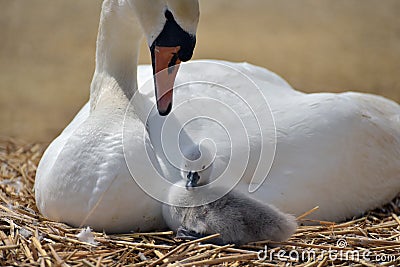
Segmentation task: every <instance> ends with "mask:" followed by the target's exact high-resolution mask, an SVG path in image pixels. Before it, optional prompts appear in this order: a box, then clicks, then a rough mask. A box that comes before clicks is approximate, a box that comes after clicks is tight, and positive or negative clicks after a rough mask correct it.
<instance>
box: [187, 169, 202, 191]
mask: <svg viewBox="0 0 400 267" xmlns="http://www.w3.org/2000/svg"><path fill="white" fill-rule="evenodd" d="M186 178H187V182H186V189H187V190H191V189H193V188H194V187H197V186H198V183H199V180H200V175H199V173H198V172H189V173H188V175H187V176H186Z"/></svg>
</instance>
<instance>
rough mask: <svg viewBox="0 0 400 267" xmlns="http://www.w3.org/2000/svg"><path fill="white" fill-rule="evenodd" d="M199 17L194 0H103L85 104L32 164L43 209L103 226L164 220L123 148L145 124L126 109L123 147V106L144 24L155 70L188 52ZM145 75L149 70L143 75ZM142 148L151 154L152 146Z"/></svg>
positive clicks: (131, 149)
mask: <svg viewBox="0 0 400 267" xmlns="http://www.w3.org/2000/svg"><path fill="white" fill-rule="evenodd" d="M197 22H198V4H197V2H196V1H186V0H185V1H172V0H168V1H163V0H158V1H153V0H152V1H147V0H125V1H121V0H119V1H117V0H105V1H104V3H103V6H102V12H101V18H100V25H99V33H98V38H97V49H96V70H95V72H94V77H93V81H92V84H91V91H90V106H89V105H88V104H87V105H86V106H84V107H83V109H82V110H81V111H80V112H79V114H78V115H77V116H76V117H75V118H74V120H73V121H72V122H71V123H70V125H69V126H68V127H67V128H66V129H65V130H64V131H63V132H62V133H61V135H60V136H58V137H57V138H56V139H55V140H54V141H53V142H52V143H51V144H50V146H49V147H48V148H47V150H46V152H45V153H44V155H43V158H42V159H41V161H40V163H39V166H38V170H37V174H36V182H35V197H36V202H37V207H38V209H39V211H40V212H41V213H42V214H43V215H44V216H46V217H47V218H49V219H52V220H56V221H62V222H66V223H68V224H71V225H74V226H81V225H90V226H92V227H93V228H95V229H97V230H105V231H107V232H126V231H132V230H142V231H147V230H150V229H155V228H161V227H164V222H163V220H162V217H161V206H160V204H159V202H157V201H155V200H153V199H152V198H150V197H148V196H147V195H146V194H145V193H144V192H143V191H142V190H141V189H140V188H139V187H138V186H137V184H136V183H135V181H134V179H133V178H132V176H131V175H130V172H129V171H128V167H127V164H126V162H125V158H124V151H123V150H124V149H125V151H127V152H128V153H133V154H135V153H137V151H138V149H137V147H139V146H141V145H142V144H143V142H147V139H145V140H144V138H146V136H143V129H144V127H145V126H144V124H143V123H142V121H141V120H140V119H138V117H137V115H136V114H135V113H130V114H127V117H126V118H125V120H127V121H129V123H130V125H131V126H132V125H133V126H134V127H132V128H130V129H128V130H127V131H128V132H125V134H126V135H125V136H124V138H129V139H128V140H125V141H126V142H125V144H128V145H126V146H125V147H123V141H122V134H123V130H122V128H123V121H124V114H125V110H126V107H127V105H128V103H129V101H130V99H131V97H132V96H133V95H134V93H135V90H136V89H137V78H136V73H137V55H138V50H139V45H140V40H141V38H142V32H144V34H145V36H146V38H147V41H148V43H149V46H150V50H151V54H152V60H153V71H154V72H157V71H159V70H161V69H164V68H166V67H168V66H173V65H174V64H179V62H180V61H186V60H188V59H190V57H191V56H192V53H193V49H194V45H195V30H196V27H197ZM171 36H172V37H171ZM176 69H177V66H176V67H175V71H173V72H172V73H169V74H168V75H166V76H163V77H161V78H162V79H161V78H160V79H158V80H156V84H157V85H158V86H157V91H158V92H157V95H160V97H159V100H158V109H159V110H160V113H161V114H162V113H165V112H168V109H169V108H170V105H169V103H168V101H164V100H163V98H162V95H163V94H164V92H165V91H166V89H168V86H171V84H173V81H174V78H175V74H176ZM151 77H152V72H151V71H149V73H148V77H147V78H151ZM142 100H143V101H147V100H146V99H142ZM139 102H140V101H139ZM164 102H165V103H167V105H164ZM139 104H140V103H139ZM127 133H128V134H127ZM147 145H148V143H147ZM148 148H149V149H148V151H150V154H149V157H150V158H151V159H152V160H153V161H155V160H154V155H152V154H151V151H152V149H151V146H150V145H148ZM141 157H144V155H140V154H138V155H136V158H137V161H136V163H138V166H140V158H141ZM143 175H144V176H145V175H146V174H143ZM146 179H149V180H152V179H154V177H146Z"/></svg>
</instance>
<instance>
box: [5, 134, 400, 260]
mask: <svg viewBox="0 0 400 267" xmlns="http://www.w3.org/2000/svg"><path fill="white" fill-rule="evenodd" d="M43 149H44V146H42V145H39V144H25V143H23V142H20V141H15V140H8V139H5V138H2V139H0V188H1V193H0V214H1V216H0V240H1V241H0V266H63V267H64V266H88V267H92V266H93V267H94V266H212V265H215V266H291V265H298V266H345V265H346V266H347V265H350V264H351V265H353V266H377V265H384V266H398V265H400V219H399V216H398V215H399V214H400V208H399V207H400V198H396V199H394V200H393V201H392V202H391V203H389V204H387V205H385V206H383V207H381V208H379V209H376V210H374V211H371V212H369V213H368V214H365V215H364V216H363V217H361V218H356V219H354V220H351V221H347V222H344V223H340V224H335V223H330V222H315V223H316V225H315V226H300V227H299V229H298V231H297V232H296V234H295V235H294V236H293V237H292V238H291V239H290V240H289V241H288V242H282V243H271V242H268V241H265V242H258V243H253V244H248V245H245V246H242V247H240V248H236V247H233V246H232V245H226V246H216V245H210V244H207V239H208V238H212V237H213V236H211V237H207V238H204V239H202V240H195V241H190V242H183V241H181V240H176V239H174V235H173V233H172V232H169V231H167V232H154V233H132V234H119V235H106V234H104V233H96V232H95V233H94V238H95V241H97V242H98V244H97V245H93V244H89V243H85V242H81V241H79V239H78V238H77V237H76V235H77V234H78V233H79V232H80V231H81V229H77V228H72V227H70V226H68V225H65V224H63V223H58V222H53V221H49V220H47V219H46V218H44V217H42V216H41V215H40V214H39V213H38V211H37V208H36V206H35V200H34V192H33V184H34V177H35V171H36V168H37V164H38V162H39V159H40V157H41V155H42V152H43ZM317 208H318V207H316V208H314V209H311V210H310V211H309V212H306V213H305V214H304V216H300V217H299V220H300V223H301V222H303V221H306V220H307V215H308V214H309V213H312V212H314V211H315V210H316V209H317ZM396 214H397V215H396Z"/></svg>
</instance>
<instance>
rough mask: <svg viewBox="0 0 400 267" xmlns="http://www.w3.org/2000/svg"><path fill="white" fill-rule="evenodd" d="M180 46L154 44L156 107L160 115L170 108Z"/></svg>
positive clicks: (178, 62)
mask: <svg viewBox="0 0 400 267" xmlns="http://www.w3.org/2000/svg"><path fill="white" fill-rule="evenodd" d="M180 49H181V47H180V46H175V47H163V46H155V49H154V62H153V64H154V65H153V66H154V73H155V79H154V82H155V90H156V101H157V109H158V112H159V114H160V115H161V116H165V115H168V114H169V113H170V111H171V109H172V98H173V88H174V83H175V78H176V75H177V73H178V69H179V64H180V63H181V61H180V59H179V58H178V52H179V50H180Z"/></svg>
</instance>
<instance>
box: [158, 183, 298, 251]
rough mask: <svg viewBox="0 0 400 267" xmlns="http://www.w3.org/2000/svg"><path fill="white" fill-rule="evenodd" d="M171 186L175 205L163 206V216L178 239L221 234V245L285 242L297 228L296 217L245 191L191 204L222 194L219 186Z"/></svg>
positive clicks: (179, 184)
mask: <svg viewBox="0 0 400 267" xmlns="http://www.w3.org/2000/svg"><path fill="white" fill-rule="evenodd" d="M176 185H178V186H182V187H183V188H179V189H180V190H179V189H178V190H176V188H175V187H172V188H171V191H170V192H169V200H170V202H173V203H174V206H169V205H164V206H163V217H164V218H165V221H166V222H167V224H168V226H169V227H170V228H171V229H172V230H174V231H177V233H178V235H177V237H179V238H186V239H187V238H196V237H201V236H206V235H211V234H215V233H219V234H220V236H219V237H218V238H217V239H216V240H213V242H216V243H218V244H228V243H234V244H237V245H240V244H245V243H249V242H254V241H260V240H271V241H286V240H287V239H288V238H289V237H290V236H291V235H292V234H293V233H294V232H295V231H296V228H297V224H296V220H295V218H294V217H293V216H291V215H288V214H284V213H282V212H280V211H279V210H278V209H276V208H275V207H273V206H271V205H269V204H266V203H261V202H259V201H256V200H254V199H251V198H249V197H246V196H245V195H243V194H240V193H237V192H235V191H231V192H229V193H228V194H226V195H224V196H223V197H222V198H219V199H217V200H216V201H213V202H211V203H208V204H205V205H201V206H191V205H194V204H195V203H197V202H199V201H203V200H205V199H212V198H214V195H218V194H220V192H218V188H213V189H211V190H209V191H207V192H205V191H199V190H197V189H198V188H196V187H194V188H191V189H186V188H184V187H185V182H184V181H180V182H177V183H176Z"/></svg>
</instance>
